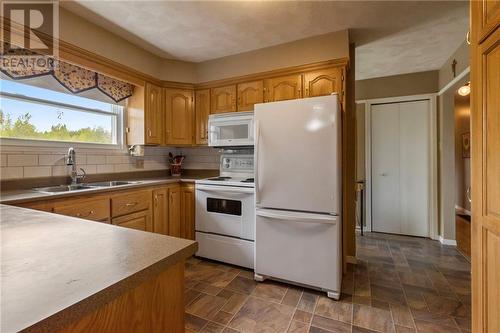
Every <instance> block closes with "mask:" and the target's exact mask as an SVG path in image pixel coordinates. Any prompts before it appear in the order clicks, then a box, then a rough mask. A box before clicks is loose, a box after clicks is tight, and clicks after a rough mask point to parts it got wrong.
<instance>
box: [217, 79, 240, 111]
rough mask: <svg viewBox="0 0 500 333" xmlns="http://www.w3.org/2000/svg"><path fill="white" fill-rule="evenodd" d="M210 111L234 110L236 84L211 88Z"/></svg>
mask: <svg viewBox="0 0 500 333" xmlns="http://www.w3.org/2000/svg"><path fill="white" fill-rule="evenodd" d="M211 95H212V96H211V102H212V109H211V113H224V112H232V111H236V86H234V85H233V86H225V87H219V88H213V89H212V94H211Z"/></svg>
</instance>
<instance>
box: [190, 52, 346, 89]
mask: <svg viewBox="0 0 500 333" xmlns="http://www.w3.org/2000/svg"><path fill="white" fill-rule="evenodd" d="M348 65H349V58H339V59H332V60H326V61H321V62H315V63H312V64H305V65H298V66H292V67H286V68H280V69H274V70H270V71H265V72H259V73H254V74H247V75H242V76H237V77H231V78H227V79H221V80H214V81H208V82H202V83H197V84H195V85H194V86H195V89H204V88H215V87H221V86H227V85H233V84H238V83H243V82H250V81H258V80H264V79H270V78H273V77H277V76H285V75H291V74H296V73H299V72H306V71H307V72H308V71H313V70H320V69H324V68H329V67H344V66H348Z"/></svg>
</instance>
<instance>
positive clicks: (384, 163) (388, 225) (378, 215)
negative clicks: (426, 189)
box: [372, 104, 401, 234]
mask: <svg viewBox="0 0 500 333" xmlns="http://www.w3.org/2000/svg"><path fill="white" fill-rule="evenodd" d="M399 136H400V134H399V105H398V104H380V105H372V229H373V231H379V232H388V233H398V234H399V233H401V219H400V215H401V214H400V212H399V208H400V204H399Z"/></svg>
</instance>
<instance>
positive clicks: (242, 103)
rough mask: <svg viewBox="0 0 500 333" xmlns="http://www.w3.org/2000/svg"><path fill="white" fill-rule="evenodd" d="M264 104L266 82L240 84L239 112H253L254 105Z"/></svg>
mask: <svg viewBox="0 0 500 333" xmlns="http://www.w3.org/2000/svg"><path fill="white" fill-rule="evenodd" d="M262 102H264V81H253V82H245V83H240V84H238V111H252V110H253V106H254V104H257V103H262Z"/></svg>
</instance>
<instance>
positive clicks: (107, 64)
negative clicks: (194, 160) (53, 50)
mask: <svg viewBox="0 0 500 333" xmlns="http://www.w3.org/2000/svg"><path fill="white" fill-rule="evenodd" d="M6 21H7V19H6V18H5V17H2V29H1V30H2V38H1V40H2V41H3V40H4V38H3V36H4V35H5V34H6V33H9V31H8V29H7V25H6V24H5V23H6ZM10 27H11V29H12V32H13V33H15V34H16V35H18V36H23V34H24V26H22V25H19V24H17V23H15V22H14V23H12V22H11V25H10ZM38 37H39V38H40V39H41V40H42V41H44V40H45V41H47V40H51V39H52V36H49V35H46V34H43V33H40V34H39V35H38ZM57 43H58V45H59V58H60V59H61V60H64V61H67V62H69V63H72V64H75V65H77V66H81V67H84V68H87V69H89V70H93V71H96V72H100V73H102V74H105V75H108V76H110V77H114V78H116V79H119V80H123V81H126V82H128V83H131V84H134V85H138V86H145V84H146V82H150V83H152V84H155V85H158V86H161V87H164V88H173V89H191V90H197V89H206V88H215V87H220V86H225V85H233V84H238V83H243V82H249V81H257V80H264V79H268V78H272V77H277V76H284V75H290V74H296V73H300V72H305V71H313V70H320V69H324V68H328V67H347V68H348V67H349V58H348V57H344V58H339V59H332V60H326V61H321V62H316V63H311V64H305V65H298V66H292V67H286V68H280V69H275V70H270V71H265V72H259V73H252V74H247V75H241V76H237V77H231V78H227V79H220V80H214V81H208V82H202V83H184V82H175V81H166V80H160V79H157V78H155V77H153V76H151V75H148V74H145V73H143V72H140V71H138V70H136V69H133V68H131V67H129V66H126V65H123V64H121V63H118V62H116V61H114V60H110V59H108V58H106V57H103V56H101V55H98V54H96V53H94V52H91V51H88V50H86V49H83V48H81V47H78V46H76V45H73V44H71V43H68V42H65V41H63V40H60V39H58V40H57Z"/></svg>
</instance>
